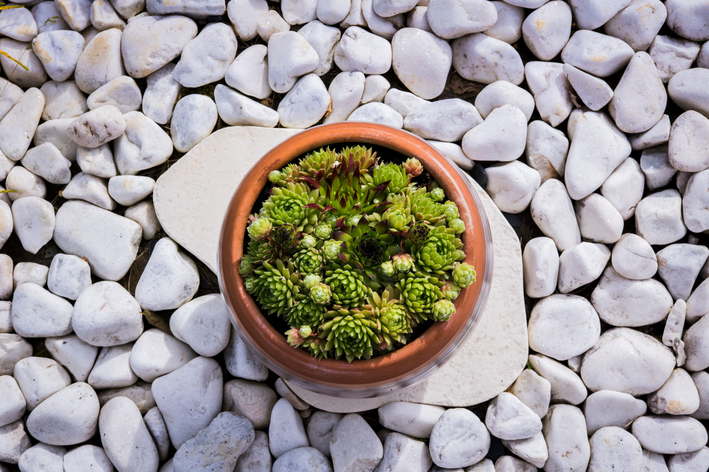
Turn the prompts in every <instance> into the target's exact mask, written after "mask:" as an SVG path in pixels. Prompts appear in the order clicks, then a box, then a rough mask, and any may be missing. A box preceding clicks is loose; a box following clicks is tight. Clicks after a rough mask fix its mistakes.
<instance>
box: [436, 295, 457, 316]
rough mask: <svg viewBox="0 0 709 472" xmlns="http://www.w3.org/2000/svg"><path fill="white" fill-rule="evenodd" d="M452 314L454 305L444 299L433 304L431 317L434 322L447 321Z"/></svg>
mask: <svg viewBox="0 0 709 472" xmlns="http://www.w3.org/2000/svg"><path fill="white" fill-rule="evenodd" d="M454 313H455V305H453V302H452V301H450V300H448V299H445V298H444V299H443V300H438V301H437V302H436V303H434V304H433V311H432V312H431V315H432V318H433V319H434V321H448V320H449V319H450V317H451V316H453V314H454Z"/></svg>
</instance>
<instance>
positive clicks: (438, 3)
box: [427, 0, 497, 39]
mask: <svg viewBox="0 0 709 472" xmlns="http://www.w3.org/2000/svg"><path fill="white" fill-rule="evenodd" d="M427 16H428V24H429V25H430V26H431V29H432V30H433V32H434V33H436V35H437V36H439V37H441V38H443V39H455V38H460V37H461V36H465V35H467V34H470V33H480V32H482V31H485V30H486V29H488V28H490V27H491V26H493V25H494V24H495V23H496V22H497V9H496V8H495V5H494V4H492V3H491V2H487V1H483V0H463V1H460V0H455V1H451V0H432V1H430V2H429V4H428V14H427Z"/></svg>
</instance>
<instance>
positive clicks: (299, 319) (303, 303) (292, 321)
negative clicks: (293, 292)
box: [286, 294, 327, 337]
mask: <svg viewBox="0 0 709 472" xmlns="http://www.w3.org/2000/svg"><path fill="white" fill-rule="evenodd" d="M326 311H327V308H325V307H324V306H322V305H320V304H317V303H315V302H314V301H313V300H311V299H310V298H308V297H306V296H305V295H303V294H298V295H297V296H296V298H295V303H294V304H293V306H292V307H291V309H290V310H288V311H287V312H286V321H287V322H288V324H289V325H291V326H299V327H301V328H302V327H303V326H309V327H311V329H312V328H317V327H318V326H320V325H321V324H322V321H323V315H325V312H326ZM305 337H307V336H305Z"/></svg>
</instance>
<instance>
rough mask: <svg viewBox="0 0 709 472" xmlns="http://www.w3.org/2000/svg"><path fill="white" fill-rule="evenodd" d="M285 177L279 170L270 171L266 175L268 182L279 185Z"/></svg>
mask: <svg viewBox="0 0 709 472" xmlns="http://www.w3.org/2000/svg"><path fill="white" fill-rule="evenodd" d="M285 178H286V176H285V175H284V174H283V172H281V171H280V170H272V171H271V172H269V173H268V180H269V182H271V183H272V184H276V185H278V184H280V183H281V182H283V181H284V180H285Z"/></svg>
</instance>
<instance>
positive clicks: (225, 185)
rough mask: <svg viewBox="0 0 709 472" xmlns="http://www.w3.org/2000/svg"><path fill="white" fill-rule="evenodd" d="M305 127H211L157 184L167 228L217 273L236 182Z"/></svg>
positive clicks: (156, 197)
mask: <svg viewBox="0 0 709 472" xmlns="http://www.w3.org/2000/svg"><path fill="white" fill-rule="evenodd" d="M300 131H301V130H290V129H283V128H277V129H269V128H257V127H252V126H232V127H228V128H223V129H220V130H219V131H216V132H214V133H212V134H211V135H210V136H209V137H208V138H206V139H205V140H203V141H202V142H200V143H199V144H198V145H197V146H195V147H194V149H192V150H191V151H190V152H188V153H187V154H185V155H184V156H182V159H180V160H179V161H177V163H175V164H174V165H173V166H172V167H170V169H169V170H168V171H167V172H165V173H164V174H163V175H161V176H160V178H159V179H158V181H157V182H156V184H155V189H154V190H153V203H154V205H155V213H156V215H157V217H158V220H159V221H160V224H161V225H162V227H163V229H164V230H165V232H166V233H167V234H168V235H169V236H170V237H171V238H172V239H173V241H175V242H176V243H178V244H179V245H180V246H182V247H183V248H185V249H187V250H188V251H189V252H191V253H192V254H193V255H194V256H195V257H196V258H197V259H199V260H200V261H202V262H204V263H205V264H206V265H207V267H209V268H210V269H212V271H214V272H215V273H216V272H217V250H218V247H219V236H220V234H221V231H222V220H224V215H225V214H226V210H227V207H228V206H229V203H230V202H231V197H232V196H233V195H234V192H236V188H237V187H238V186H239V184H240V183H241V180H242V179H243V178H244V176H245V175H246V174H247V173H248V172H249V171H250V170H251V168H252V167H253V166H254V164H256V162H258V160H259V159H260V158H261V156H263V155H264V154H266V153H267V152H268V151H270V150H271V149H273V148H274V147H276V146H277V145H279V144H280V143H282V142H283V141H285V140H286V139H288V138H290V137H291V136H293V135H295V134H296V133H299V132H300Z"/></svg>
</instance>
